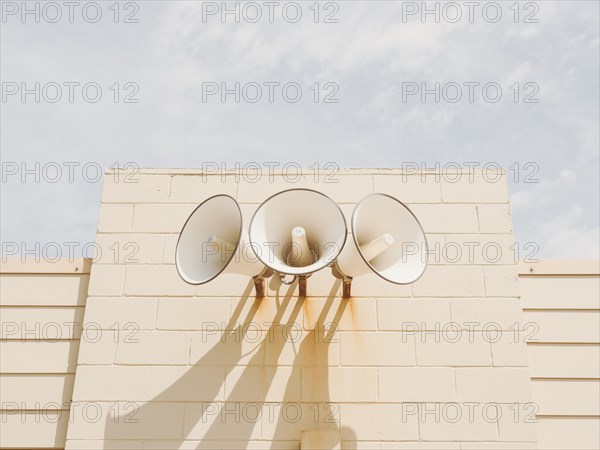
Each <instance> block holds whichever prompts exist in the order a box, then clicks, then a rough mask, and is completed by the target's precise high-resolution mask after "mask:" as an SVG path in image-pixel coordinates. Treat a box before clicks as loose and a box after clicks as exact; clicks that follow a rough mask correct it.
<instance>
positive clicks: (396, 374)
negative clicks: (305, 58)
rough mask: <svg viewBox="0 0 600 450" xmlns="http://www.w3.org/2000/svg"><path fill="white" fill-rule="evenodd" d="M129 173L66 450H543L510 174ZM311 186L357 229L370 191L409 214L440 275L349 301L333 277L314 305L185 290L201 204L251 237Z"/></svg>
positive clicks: (372, 279)
mask: <svg viewBox="0 0 600 450" xmlns="http://www.w3.org/2000/svg"><path fill="white" fill-rule="evenodd" d="M123 175H124V174H123V172H120V173H113V172H108V173H107V174H106V177H105V185H104V192H103V197H102V204H101V208H100V219H99V224H98V233H97V242H98V244H99V247H100V248H101V249H102V256H101V257H99V258H97V260H96V261H95V262H94V264H93V267H92V272H91V278H90V285H89V294H88V300H87V307H86V311H85V317H84V323H85V324H94V327H96V328H97V329H98V331H99V332H98V333H96V335H94V336H89V337H88V338H87V339H82V342H81V347H80V353H79V360H78V367H77V374H76V378H75V387H74V393H73V402H74V405H77V408H76V409H72V411H71V421H70V423H69V427H68V432H67V444H66V446H67V448H70V449H87V448H155V449H157V448H169V449H172V448H211V449H212V448H223V449H229V448H283V449H287V448H289V449H297V448H299V446H300V439H301V432H302V431H303V430H311V429H319V428H321V429H327V430H330V429H335V430H339V433H340V435H341V446H342V448H344V449H359V448H369V449H370V448H389V449H392V448H393V449H401V448H410V449H414V448H417V449H420V448H446V449H459V448H465V449H466V448H478V449H481V448H507V449H508V448H519V449H526V448H537V447H536V440H537V437H536V430H535V424H534V423H530V422H532V421H531V420H528V419H530V417H529V415H528V413H529V411H530V407H529V405H530V403H531V402H532V397H531V381H530V373H529V367H528V358H527V351H526V345H525V341H524V339H523V338H522V334H521V333H520V330H522V328H523V317H522V311H521V305H520V301H519V286H518V283H517V270H516V259H515V253H514V247H513V246H514V238H513V234H512V228H511V219H510V210H509V205H508V192H507V183H506V178H505V176H504V174H489V173H483V172H476V173H475V174H473V173H469V172H467V171H464V172H461V171H456V172H452V173H450V172H448V171H446V172H445V173H437V172H421V173H416V174H414V173H413V174H406V173H402V172H401V171H397V170H375V169H373V170H371V169H368V170H366V169H365V170H344V171H338V172H337V173H335V174H332V173H327V174H325V175H327V176H324V174H318V176H317V174H315V172H314V171H311V170H306V171H305V173H304V174H303V175H301V176H296V174H295V173H293V174H287V175H285V174H283V173H281V172H279V173H277V174H275V175H274V176H273V177H270V176H269V174H268V173H266V171H263V173H262V174H260V175H257V174H248V173H246V174H241V175H240V174H239V173H235V172H229V173H225V174H212V175H206V174H203V173H202V172H201V171H197V170H141V171H139V172H136V173H134V174H131V177H130V178H129V179H128V180H125V179H124V177H123ZM132 181H135V182H132ZM299 187H308V188H311V189H315V190H318V191H321V192H323V193H325V194H327V195H329V196H331V198H332V199H333V200H335V201H336V202H337V203H338V204H340V206H341V208H342V210H343V212H344V214H345V215H346V217H347V220H348V223H349V219H350V215H351V213H352V209H353V207H354V205H355V204H356V202H357V201H359V200H360V199H361V198H363V197H364V196H365V195H368V194H370V193H372V192H384V193H389V194H391V195H393V196H395V197H397V198H398V199H399V200H401V201H403V202H405V203H406V204H407V205H408V206H409V207H410V208H411V210H412V211H413V212H414V213H415V215H416V216H417V217H418V218H419V220H420V221H421V223H422V225H423V227H424V229H425V231H426V234H427V239H428V242H429V247H430V257H429V260H430V265H429V267H428V269H427V271H426V272H425V274H424V276H423V277H422V278H421V279H420V280H418V281H417V282H416V283H414V284H413V285H408V286H398V285H393V284H389V283H387V282H385V281H384V280H382V279H380V278H379V277H377V276H376V275H368V276H364V277H360V278H356V279H355V281H354V284H353V297H352V298H351V299H349V300H343V299H341V298H340V293H341V286H340V283H339V282H338V281H337V280H335V279H334V278H333V277H332V276H331V274H330V272H329V271H328V270H323V271H321V272H318V273H317V274H315V275H313V276H312V277H311V278H310V279H309V282H308V292H307V297H306V298H304V299H299V298H298V289H297V286H296V285H291V286H285V285H281V283H280V282H278V280H277V278H276V277H273V278H272V279H271V280H270V281H269V282H268V296H267V297H266V298H264V299H263V300H262V301H256V300H255V298H254V295H253V284H252V283H251V282H250V280H249V279H248V277H245V276H241V275H235V274H224V275H221V276H219V277H218V278H216V279H215V280H214V281H212V282H211V283H209V284H206V285H202V286H196V287H194V286H190V285H187V284H186V283H184V282H183V281H182V280H180V279H179V277H178V275H177V272H176V270H175V266H174V251H175V245H176V242H177V236H178V233H179V231H180V230H181V227H182V225H183V223H184V222H185V219H186V218H187V216H188V215H189V214H190V213H191V211H192V210H193V209H194V208H195V207H196V206H197V204H198V203H200V202H202V201H204V200H205V199H207V198H208V197H210V196H212V195H215V194H219V193H227V194H230V195H232V196H234V197H235V198H236V199H237V200H238V202H239V203H240V204H241V207H242V210H243V214H244V219H245V224H246V227H247V225H248V222H249V220H250V217H251V214H252V213H253V211H254V210H255V209H256V207H257V206H258V205H259V204H260V203H261V202H262V201H264V200H265V199H266V198H267V197H268V196H269V195H272V194H274V193H276V192H279V191H281V190H284V189H291V188H299ZM84 327H85V325H84ZM515 336H516V337H515Z"/></svg>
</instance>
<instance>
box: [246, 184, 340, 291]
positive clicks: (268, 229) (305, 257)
mask: <svg viewBox="0 0 600 450" xmlns="http://www.w3.org/2000/svg"><path fill="white" fill-rule="evenodd" d="M248 233H249V236H250V242H251V243H252V246H253V248H254V250H255V251H256V255H257V256H258V258H259V259H260V260H261V261H262V263H263V264H265V265H266V266H267V267H268V268H270V269H272V270H273V271H275V272H278V273H279V274H280V276H281V279H282V282H284V283H285V284H291V282H292V281H293V279H292V281H290V282H289V283H287V282H286V281H285V280H284V278H285V276H286V275H291V276H293V277H294V279H295V278H296V277H299V281H300V283H301V284H300V289H301V293H300V295H303V294H304V295H305V286H306V285H305V283H306V277H307V276H309V275H310V274H312V273H314V272H316V271H318V270H320V269H322V268H324V267H326V266H329V265H331V264H332V263H333V262H334V261H335V260H336V258H337V256H338V255H339V253H340V251H341V250H342V248H343V247H344V244H345V242H346V235H347V228H346V220H345V219H344V215H343V214H342V211H341V210H340V207H339V206H338V205H337V204H336V203H335V202H334V201H333V200H331V199H330V198H329V197H328V196H326V195H325V194H322V193H320V192H317V191H313V190H311V189H290V190H287V191H282V192H279V193H277V194H275V195H273V196H271V197H269V198H268V199H267V200H265V201H264V202H263V203H262V204H261V205H260V206H259V207H258V209H257V210H256V212H255V213H254V216H253V217H252V220H251V222H250V228H249V230H248ZM303 291H304V292H303Z"/></svg>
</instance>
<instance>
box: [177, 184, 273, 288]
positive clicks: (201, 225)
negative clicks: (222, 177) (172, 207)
mask: <svg viewBox="0 0 600 450" xmlns="http://www.w3.org/2000/svg"><path fill="white" fill-rule="evenodd" d="M175 264H176V267H177V272H178V273H179V276H180V277H181V278H182V279H183V280H184V281H185V282H186V283H189V284H194V285H198V284H204V283H208V282H209V281H211V280H213V279H214V278H216V277H217V276H218V275H219V274H221V273H223V272H224V271H225V270H226V269H227V272H233V273H241V274H244V275H249V276H252V277H255V285H256V288H257V293H256V295H257V297H262V296H264V291H263V290H262V277H264V276H268V274H267V272H268V271H267V270H266V268H265V266H264V265H263V264H262V263H261V262H260V261H259V260H258V258H257V257H256V254H255V253H254V251H253V250H252V248H251V245H250V243H249V240H248V235H247V233H246V230H244V227H243V224H242V212H241V210H240V207H239V205H238V203H237V202H236V201H235V199H234V198H233V197H230V196H229V195H224V194H223V195H215V196H213V197H210V198H209V199H207V200H205V201H204V202H203V203H201V204H200V205H198V207H197V208H196V209H195V210H194V211H193V212H192V214H190V216H189V217H188V219H187V221H186V222H185V224H184V225H183V229H182V230H181V233H180V234H179V240H178V241H177V248H176V250H175ZM257 279H258V281H260V286H259V284H258V283H256V281H257Z"/></svg>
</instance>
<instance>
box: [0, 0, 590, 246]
mask: <svg viewBox="0 0 600 450" xmlns="http://www.w3.org/2000/svg"><path fill="white" fill-rule="evenodd" d="M87 3H90V2H81V5H86V4H87ZM130 3H131V4H129V5H126V4H125V3H123V4H121V8H120V11H119V17H118V23H115V22H114V18H115V16H114V14H115V10H114V9H110V7H111V5H112V4H113V2H99V4H100V6H101V10H102V17H101V18H100V19H99V20H98V21H97V22H96V23H91V20H93V14H94V13H95V10H94V9H93V8H92V7H89V8H88V9H87V10H86V14H87V16H86V17H83V16H82V11H81V10H75V11H74V12H73V23H70V22H69V17H68V12H69V11H68V9H67V7H66V6H64V5H63V4H62V2H58V4H59V5H63V6H62V10H61V12H62V14H63V15H62V17H61V18H60V19H58V20H57V21H56V22H55V23H51V22H50V20H54V17H55V13H56V11H54V10H51V9H49V8H48V7H46V10H43V8H44V5H45V3H40V23H36V22H35V15H34V14H30V15H26V16H25V20H24V21H23V20H22V17H21V15H20V12H21V11H17V12H16V13H15V14H12V12H13V9H11V8H13V6H12V4H15V5H17V6H18V7H20V5H21V2H3V11H4V13H5V17H4V18H3V22H2V23H1V27H2V30H1V56H2V61H1V77H2V82H3V93H4V94H7V92H8V91H10V89H12V88H13V87H14V86H15V85H14V84H7V83H17V85H18V86H19V88H20V84H21V83H22V82H25V83H27V86H33V84H34V83H35V82H39V83H40V84H41V86H45V87H46V92H45V95H46V97H48V98H50V97H52V96H54V95H55V94H54V92H55V91H53V90H52V89H53V88H52V85H51V83H53V82H56V83H59V84H61V85H62V86H63V98H62V99H61V100H59V101H58V102H57V103H50V102H48V101H46V100H45V99H44V98H42V99H41V101H40V103H35V102H34V101H33V95H30V96H29V97H27V98H26V99H27V101H26V102H25V103H23V102H22V101H21V100H20V97H19V94H18V93H17V94H16V95H7V96H6V98H3V100H2V104H1V113H2V114H1V116H2V117H1V127H2V132H1V138H0V139H1V141H0V143H1V145H2V162H3V164H4V169H6V168H7V167H9V166H7V164H8V163H11V162H17V163H21V162H27V163H28V164H29V165H30V167H31V166H32V164H33V163H35V162H36V161H39V162H41V164H42V165H43V164H46V163H49V162H57V163H59V164H61V165H62V164H63V163H65V162H66V163H75V162H79V163H80V164H82V165H83V164H85V163H90V162H91V163H94V164H98V165H100V166H110V165H112V164H113V163H115V162H120V163H121V164H122V163H126V162H134V163H135V164H137V165H138V166H140V167H200V166H201V165H202V162H203V161H219V162H220V161H226V162H228V163H230V164H233V163H234V162H236V161H239V162H241V163H242V164H243V163H245V162H248V161H257V162H259V163H260V162H264V161H281V162H287V161H297V162H298V163H299V164H301V165H303V166H309V165H311V164H313V163H315V162H320V163H325V162H328V161H333V162H336V163H337V164H339V165H340V166H341V167H401V166H402V164H403V163H406V162H418V163H421V162H423V163H426V164H427V165H428V166H434V165H435V164H436V162H439V163H441V164H444V163H447V162H452V161H453V162H458V163H463V162H473V161H477V162H480V163H487V162H497V163H499V164H500V165H502V166H504V167H505V168H508V167H510V166H513V164H515V163H516V164H518V166H514V167H519V168H520V169H521V173H520V178H521V180H519V182H517V183H515V182H514V181H513V182H511V184H510V195H511V202H512V214H513V222H514V225H515V234H516V239H517V240H518V241H519V242H528V241H534V242H537V243H538V244H539V247H540V251H539V256H540V257H547V258H588V257H595V258H597V257H598V247H599V227H598V224H599V190H600V189H599V176H600V175H599V164H600V163H599V142H598V134H599V122H600V118H599V89H598V79H599V22H598V20H599V19H598V17H599V6H598V5H599V3H598V2H596V1H583V2H577V1H569V2H557V1H542V2H521V3H520V4H518V7H514V6H511V5H513V4H514V2H512V1H510V2H499V3H498V4H499V5H500V11H501V13H502V16H501V18H500V19H499V20H498V21H497V22H495V23H493V19H494V14H496V10H495V9H494V8H495V7H493V8H492V7H489V6H486V5H487V4H489V3H491V2H480V3H481V5H482V6H481V9H480V8H477V9H476V10H474V11H473V14H472V22H471V21H469V17H468V9H467V6H466V5H465V3H464V2H457V3H456V4H458V5H459V7H461V11H462V14H463V15H462V17H461V19H460V20H458V21H456V23H451V22H450V21H449V20H452V19H453V17H455V15H454V14H455V12H456V10H451V9H449V7H448V6H446V5H447V2H441V3H437V4H438V5H439V7H440V13H441V16H440V21H439V23H436V22H435V20H434V19H435V18H434V17H433V15H428V16H426V17H425V19H426V20H425V21H424V23H423V20H422V19H421V16H420V14H419V13H418V12H417V13H416V14H410V12H411V11H412V10H411V8H413V6H414V5H416V6H417V7H419V6H420V5H421V2H417V3H411V2H358V1H354V2H337V3H333V2H330V4H326V2H322V3H321V4H320V5H319V8H318V10H319V18H318V23H315V21H314V18H315V15H314V14H315V7H314V6H311V5H313V4H314V2H312V1H311V2H299V3H298V4H299V5H300V9H301V10H302V17H301V19H300V20H298V22H296V23H291V19H293V16H294V13H295V11H296V6H295V5H292V6H285V5H286V3H285V2H280V3H278V6H276V7H275V10H274V15H273V23H270V22H269V18H268V9H267V7H266V6H265V5H264V2H257V3H255V4H257V5H258V6H259V7H261V9H262V13H263V16H262V18H261V19H260V20H258V22H257V23H250V22H248V21H247V20H245V19H248V18H250V19H252V18H253V17H254V15H255V13H256V10H250V9H246V10H245V16H246V17H244V14H242V15H241V18H240V23H236V22H235V21H234V19H233V17H232V16H231V15H230V16H226V19H227V20H226V21H225V23H223V21H222V20H221V18H220V16H219V14H218V13H217V14H215V15H210V16H206V15H205V17H204V18H203V15H202V12H203V6H202V3H201V2H194V1H185V2H184V1H171V2H158V1H148V2H135V3H133V2H130ZM7 4H8V5H9V6H8V7H7ZM220 4H221V2H218V3H211V2H209V3H208V4H205V5H204V8H205V12H207V11H210V8H212V7H213V6H214V5H216V7H219V6H220ZM428 4H429V5H430V7H431V8H435V5H436V2H429V3H428ZM28 5H30V7H31V8H32V9H33V8H35V2H29V3H28ZM229 5H230V7H231V8H235V2H230V3H229ZM484 6H486V8H488V9H486V12H485V14H486V15H484V13H483V11H482V10H483V7H484ZM82 7H83V6H82ZM284 7H285V8H287V9H286V12H287V16H285V17H283V15H282V14H283V12H282V11H283V9H284ZM7 8H8V9H7ZM247 8H248V7H247ZM311 8H312V9H311ZM444 8H445V9H444ZM490 8H491V9H490ZM516 11H518V18H517V20H516V21H515V18H516V16H515V14H516ZM444 13H445V15H444ZM128 14H132V15H131V16H130V18H133V19H137V23H123V21H124V18H125V17H126V16H127V15H128ZM325 17H329V19H336V20H337V23H335V22H334V23H324V19H325ZM86 18H87V20H86ZM286 18H287V19H288V20H286ZM536 20H537V22H535V21H536ZM23 22H25V23H23ZM525 22H527V23H525ZM530 22H531V23H530ZM64 82H76V83H80V86H81V85H83V84H85V83H89V82H95V83H98V85H100V86H101V88H102V97H101V98H100V100H99V101H98V102H97V103H88V102H86V101H85V100H83V98H82V93H81V90H80V88H74V89H75V90H74V95H75V99H74V102H73V103H70V102H69V101H68V99H67V94H68V91H67V88H66V87H64V84H63V83H64ZM115 82H118V83H119V87H118V90H119V92H120V94H121V95H120V97H119V101H118V103H115V102H114V101H113V100H114V98H113V95H114V91H115V90H116V89H117V88H116V86H115V85H114V83H115ZM128 82H131V83H135V85H136V86H138V87H139V91H138V92H137V93H134V94H133V97H132V98H136V99H138V100H139V102H138V103H124V102H123V95H127V94H131V93H133V90H134V87H133V85H127V86H125V83H128ZM203 82H205V83H206V82H217V83H221V82H226V83H229V84H230V85H231V84H232V83H234V82H240V83H242V85H246V84H247V83H252V82H255V83H259V84H261V85H262V84H263V83H265V82H276V83H280V84H281V85H283V84H285V83H289V82H295V83H298V84H299V85H300V86H301V87H302V89H303V95H302V98H301V99H300V100H299V101H298V102H297V103H289V102H287V101H285V100H284V99H283V97H282V94H281V90H280V89H279V88H277V89H275V91H274V92H275V99H274V102H273V103H270V102H268V101H267V100H265V98H264V97H263V99H262V100H261V101H258V102H257V103H250V102H248V101H241V102H240V103H235V102H233V101H231V97H229V101H227V102H226V103H221V102H220V101H219V99H218V95H217V96H210V97H207V101H206V102H203V95H202V94H203V92H202V89H203ZM328 82H329V83H335V84H330V85H325V83H328ZM435 82H440V83H441V86H446V87H447V89H448V90H447V91H445V93H446V97H454V95H455V91H453V90H452V86H455V85H454V84H452V83H457V84H458V85H460V86H463V89H464V91H463V97H462V99H461V100H459V101H457V102H455V103H451V102H449V101H446V100H444V98H442V99H441V100H440V102H439V103H436V102H435V101H434V100H433V95H430V96H428V97H427V101H426V102H425V103H422V102H421V101H420V99H419V96H418V95H413V96H409V97H407V98H406V99H403V95H402V94H403V88H404V90H406V89H407V88H408V87H409V84H410V86H414V83H416V84H417V85H419V86H420V85H421V83H427V86H430V87H431V86H433V85H434V83H435ZM491 82H492V83H498V85H499V86H500V87H501V88H502V95H501V97H500V98H499V101H498V102H496V103H492V102H490V101H486V100H485V99H484V98H483V94H482V91H481V86H482V85H484V84H486V83H491ZM314 83H319V92H320V94H321V95H320V97H319V102H318V103H315V102H314V101H313V95H314V90H315V85H314ZM449 83H450V84H449ZM464 83H479V87H477V88H475V91H474V96H475V97H474V101H473V102H470V101H469V100H468V98H467V90H466V87H464V86H465V85H464ZM515 83H519V84H518V87H517V85H515ZM526 83H529V84H526ZM111 86H112V89H111ZM204 86H205V89H206V86H207V85H204ZM263 86H264V85H263ZM311 86H312V90H311ZM336 87H337V88H336ZM248 89H249V90H248V91H246V94H247V97H248V96H253V95H254V91H252V90H251V89H252V85H248ZM515 90H518V92H519V94H520V95H519V101H518V102H517V103H515V101H514V95H515ZM334 91H336V92H335V93H334ZM266 93H267V90H266V88H265V89H264V91H263V94H264V95H265V96H266ZM328 93H331V94H332V95H333V97H332V98H335V99H338V100H339V101H338V102H337V103H324V102H323V95H326V94H328ZM93 94H94V93H93V92H92V91H89V92H88V95H90V96H91V95H93ZM528 94H529V95H530V97H529V98H530V99H536V100H538V102H537V103H526V102H524V99H525V98H526V96H527V95H528ZM404 100H406V101H404ZM527 163H530V164H529V165H527ZM79 167H81V166H79ZM534 168H539V171H537V173H535V174H534V175H533V176H532V178H533V179H534V180H538V182H536V183H524V182H523V177H524V176H525V175H526V174H527V173H532V172H533V171H534ZM75 174H76V177H75V178H76V180H75V183H69V182H68V179H67V177H66V174H64V175H63V179H62V180H61V181H60V182H58V183H55V184H53V183H47V182H41V183H35V182H32V181H31V177H30V178H29V182H27V183H21V182H20V179H19V177H18V176H10V177H8V178H7V179H6V182H3V184H2V195H1V198H2V219H1V226H2V241H15V242H30V243H33V242H35V241H40V242H42V243H44V242H51V241H54V242H69V241H78V242H90V241H93V240H94V234H95V229H96V223H97V215H98V205H99V199H100V191H101V182H95V183H89V182H86V181H85V180H84V178H83V176H82V174H81V170H80V169H79V170H78V169H76V171H75ZM509 174H510V175H511V178H513V176H514V171H509ZM5 175H6V173H5ZM88 175H89V176H90V177H94V172H93V170H92V169H90V173H89V174H88Z"/></svg>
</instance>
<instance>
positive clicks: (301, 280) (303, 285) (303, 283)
mask: <svg viewBox="0 0 600 450" xmlns="http://www.w3.org/2000/svg"><path fill="white" fill-rule="evenodd" d="M298 288H299V289H300V292H299V293H298V295H299V297H301V298H304V297H306V277H305V276H304V275H300V276H299V277H298Z"/></svg>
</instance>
